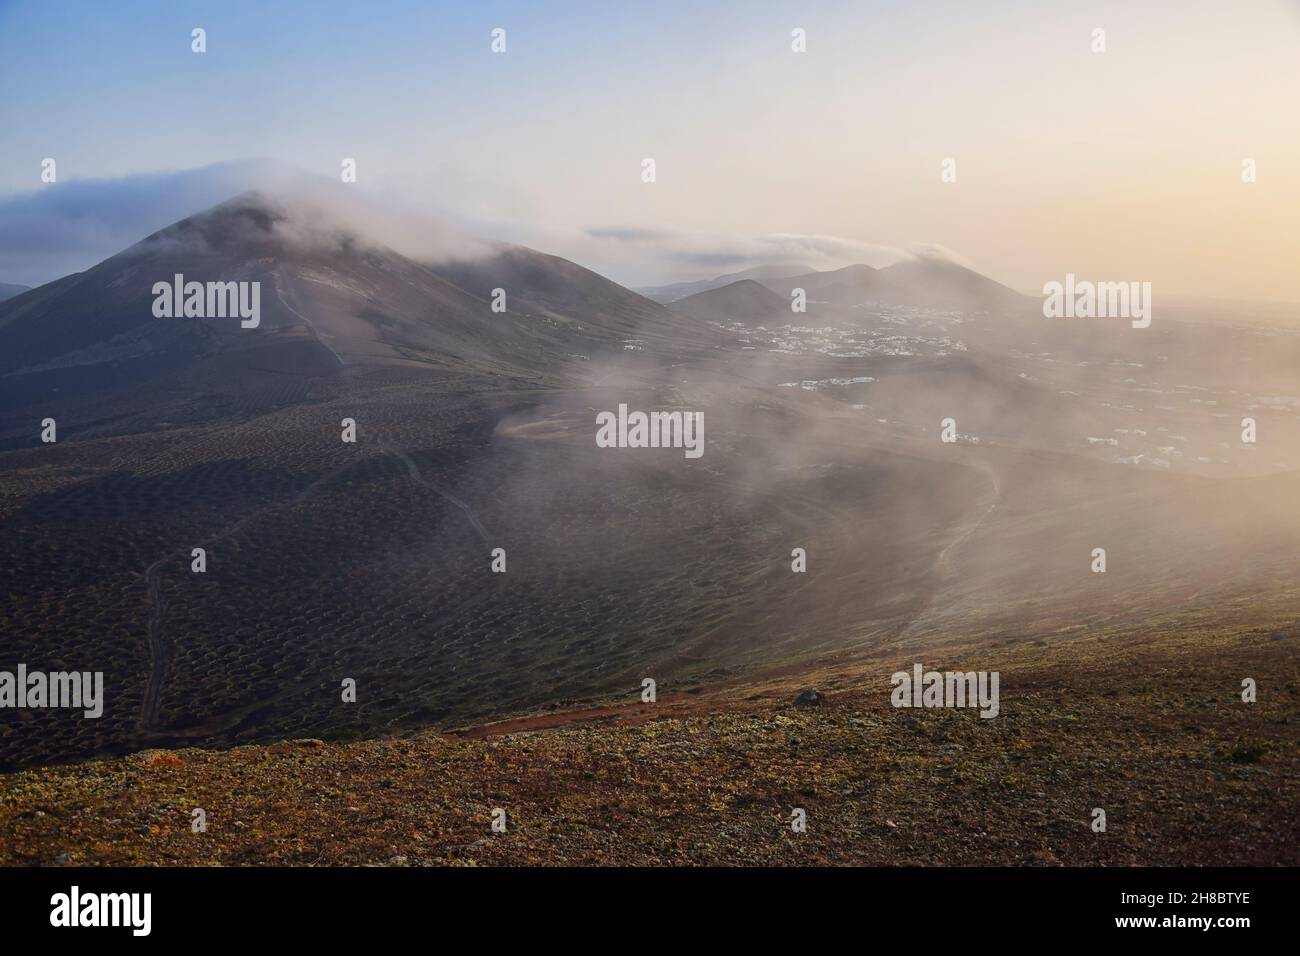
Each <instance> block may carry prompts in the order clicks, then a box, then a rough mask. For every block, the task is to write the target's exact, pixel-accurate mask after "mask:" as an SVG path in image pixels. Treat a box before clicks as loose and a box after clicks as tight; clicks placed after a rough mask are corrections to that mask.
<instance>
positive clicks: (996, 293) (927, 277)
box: [880, 258, 1030, 309]
mask: <svg viewBox="0 0 1300 956" xmlns="http://www.w3.org/2000/svg"><path fill="white" fill-rule="evenodd" d="M880 277H881V278H882V279H883V280H885V281H886V282H887V283H888V285H889V287H890V288H891V289H892V290H896V291H895V292H894V293H893V294H894V295H896V296H897V300H896V301H899V302H903V303H907V304H910V305H922V306H932V307H935V308H989V309H993V308H999V307H1012V308H1014V307H1023V306H1024V305H1026V304H1027V303H1028V302H1029V301H1030V299H1029V298H1028V297H1027V296H1024V295H1021V294H1020V293H1019V292H1017V291H1016V290H1014V289H1012V288H1010V287H1008V286H1005V285H1003V284H1002V283H1000V282H996V281H994V280H993V279H990V278H989V277H988V276H984V275H980V273H978V272H975V271H974V270H973V269H967V268H966V267H965V266H961V265H958V264H957V263H955V262H948V261H945V260H942V259H930V258H916V259H904V260H903V261H902V262H896V263H894V264H893V265H892V266H887V267H886V268H884V269H881V270H880Z"/></svg>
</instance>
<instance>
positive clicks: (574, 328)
mask: <svg viewBox="0 0 1300 956" xmlns="http://www.w3.org/2000/svg"><path fill="white" fill-rule="evenodd" d="M494 249H495V251H494V252H493V253H492V254H489V255H486V256H480V257H479V258H478V259H476V260H467V261H464V262H454V263H450V264H444V265H440V266H432V267H431V266H428V265H425V264H421V263H417V262H415V261H413V260H412V259H409V258H407V257H405V256H402V255H400V254H398V253H397V252H395V251H393V250H392V249H389V248H387V247H385V246H383V245H380V244H377V243H374V242H372V241H370V240H369V239H367V238H365V237H363V236H360V235H358V234H357V233H356V232H355V231H354V230H351V229H350V228H347V227H345V226H343V225H340V224H339V223H337V222H335V221H332V220H331V219H330V218H329V217H328V216H327V215H323V214H321V213H320V212H319V211H318V210H316V209H313V208H311V207H304V206H299V205H294V204H289V203H284V202H280V201H277V200H275V199H272V198H270V197H267V196H264V195H261V194H256V193H250V194H245V195H242V196H239V197H236V198H235V199H232V200H229V201H227V202H225V203H222V204H221V205H219V206H216V207H214V208H212V209H210V210H207V211H205V212H202V213H199V214H197V215H195V216H191V217H189V218H187V219H184V220H181V221H180V222H177V223H175V224H173V225H172V226H169V227H167V228H166V229H163V230H160V231H159V232H156V233H154V234H153V235H151V236H149V237H147V238H146V239H144V240H142V241H141V242H139V243H137V244H136V245H134V246H132V247H130V248H128V249H126V250H124V251H123V252H121V253H118V254H117V255H115V256H112V257H111V258H109V259H106V260H105V261H104V262H101V263H99V264H98V265H96V266H94V267H93V268H91V269H88V270H86V271H85V272H82V273H79V274H77V275H74V276H68V277H66V278H64V279H60V280H58V281H56V282H53V283H50V284H48V285H46V286H43V287H41V288H40V289H38V290H34V291H32V292H31V293H28V294H26V295H23V296H20V297H18V298H17V299H13V300H10V301H9V302H6V303H3V304H0V393H4V394H7V395H10V396H14V397H19V398H21V397H27V398H32V397H38V396H41V395H45V394H49V393H51V392H52V391H53V390H56V389H57V390H60V391H62V392H63V393H65V394H66V393H67V391H68V390H72V391H84V390H94V389H96V388H102V387H109V386H113V385H117V384H126V383H130V384H139V383H140V382H142V381H147V380H150V379H155V378H157V377H158V376H161V375H165V374H168V373H171V372H174V371H176V370H178V369H183V368H186V367H189V366H192V365H194V364H195V363H198V362H200V361H209V362H210V361H211V360H213V359H214V358H220V359H221V360H223V361H228V362H230V363H233V365H234V366H237V367H241V368H246V367H274V368H281V369H282V370H289V371H306V372H310V373H312V374H328V373H330V372H331V371H332V370H337V369H338V368H340V367H342V366H347V365H358V364H360V365H365V364H375V363H380V364H392V363H398V364H402V363H409V362H422V363H434V364H439V365H445V366H451V367H455V368H460V369H477V370H479V371H483V372H486V373H493V374H494V373H497V372H500V371H514V372H520V373H524V374H536V373H538V372H539V371H548V372H550V371H554V370H555V368H556V366H557V364H560V365H562V364H563V363H564V362H566V361H571V358H570V356H572V355H574V354H580V355H582V356H587V357H590V356H592V355H621V354H622V352H623V350H624V344H625V341H626V340H627V339H628V338H630V337H636V336H643V337H645V338H647V339H650V340H653V341H655V342H658V343H661V344H664V345H665V346H667V345H679V344H681V343H689V342H690V341H691V338H692V336H693V335H695V332H694V331H693V329H692V325H691V323H689V322H687V321H686V320H684V319H682V318H681V317H679V316H676V315H675V314H673V313H671V312H669V311H668V310H666V309H664V308H663V307H662V306H659V305H656V304H655V303H653V302H651V301H649V300H647V299H644V298H642V297H641V296H638V295H636V294H635V293H632V292H630V291H628V290H626V289H624V288H622V287H621V286H618V285H617V284H615V283H613V282H610V281H609V280H607V279H604V278H602V277H600V276H598V275H596V274H595V273H593V272H590V271H589V270H586V269H583V268H582V267H580V266H577V265H575V264H574V263H571V262H568V261H566V260H564V259H560V258H557V257H554V256H546V255H543V254H541V253H536V252H533V251H532V250H528V249H522V248H519V247H511V246H497V247H494ZM176 275H183V276H184V278H185V281H187V282H189V281H198V282H205V283H206V282H216V281H221V282H232V281H233V282H250V283H259V284H260V312H261V314H260V320H259V322H258V324H257V325H256V327H253V328H245V327H242V326H241V322H240V320H239V319H238V318H156V317H155V316H154V313H153V305H154V294H153V291H152V290H153V287H154V284H155V283H157V282H167V283H171V282H172V281H173V277H174V276H176ZM494 288H504V289H505V290H506V292H507V308H506V311H505V312H496V311H493V309H492V290H493V289H494ZM271 353H274V354H271Z"/></svg>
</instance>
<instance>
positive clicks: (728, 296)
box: [672, 279, 790, 322]
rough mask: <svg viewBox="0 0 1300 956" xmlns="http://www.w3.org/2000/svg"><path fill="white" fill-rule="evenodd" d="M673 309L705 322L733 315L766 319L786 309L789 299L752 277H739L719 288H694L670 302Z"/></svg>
mask: <svg viewBox="0 0 1300 956" xmlns="http://www.w3.org/2000/svg"><path fill="white" fill-rule="evenodd" d="M672 308H673V310H674V311H676V312H681V313H682V314H683V315H689V316H690V317H691V318H694V319H701V320H704V321H707V322H728V321H732V320H735V319H737V318H744V319H754V318H761V319H767V318H770V317H775V316H777V315H780V314H784V313H787V312H789V310H790V306H789V303H788V302H787V301H786V300H785V299H783V298H781V296H779V295H777V294H776V293H775V292H773V291H772V290H771V289H769V288H767V286H765V285H762V284H761V283H758V282H755V281H754V280H753V279H741V280H740V281H739V282H733V283H731V284H730V285H725V286H722V287H721V288H719V289H709V290H708V291H706V292H697V293H696V294H695V295H688V296H687V297H686V298H684V299H678V300H677V301H676V302H674V303H673V304H672Z"/></svg>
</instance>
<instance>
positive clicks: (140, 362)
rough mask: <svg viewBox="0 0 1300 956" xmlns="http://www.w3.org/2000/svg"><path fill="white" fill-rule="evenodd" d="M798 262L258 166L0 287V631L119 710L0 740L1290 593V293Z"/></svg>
mask: <svg viewBox="0 0 1300 956" xmlns="http://www.w3.org/2000/svg"><path fill="white" fill-rule="evenodd" d="M177 273H179V274H182V275H183V276H184V277H185V279H186V280H187V281H199V282H209V281H225V282H244V281H248V282H258V283H260V290H261V292H260V296H261V297H260V317H259V322H258V324H257V326H256V327H255V328H243V327H241V324H240V320H239V318H238V317H227V318H219V317H218V318H210V317H208V318H196V317H188V318H184V317H183V318H159V317H155V315H154V311H153V300H154V293H153V286H154V284H155V283H157V282H164V283H168V282H171V281H172V280H173V277H174V275H175V274H177ZM789 281H790V282H794V280H789ZM799 281H801V282H804V283H806V288H807V289H808V293H809V309H808V312H807V314H806V315H803V316H799V317H798V318H797V320H796V319H795V318H794V317H793V316H792V315H791V313H790V307H789V298H788V295H787V294H786V293H785V292H784V291H782V289H781V288H775V289H774V288H772V285H773V282H771V281H769V282H768V283H766V284H760V283H759V282H756V281H753V280H740V281H736V282H733V283H730V284H727V285H725V286H724V287H720V288H717V289H714V290H709V291H706V292H704V293H701V294H697V295H692V296H690V297H688V298H686V299H684V300H682V301H680V302H678V303H676V304H675V305H674V308H672V309H668V308H664V307H662V306H660V305H658V304H656V303H655V302H652V301H650V300H649V299H647V298H645V297H643V296H640V295H637V294H635V293H633V292H630V291H628V290H626V289H624V288H622V287H621V286H619V285H617V284H616V283H613V282H610V281H609V280H607V279H604V278H603V277H601V276H598V275H596V274H595V273H592V272H590V271H589V270H587V269H584V268H582V267H581V266H578V265H575V264H574V263H571V262H568V261H566V260H563V259H559V258H556V257H554V256H548V255H545V254H543V253H540V252H535V251H532V250H529V249H523V248H520V247H515V246H505V245H492V244H483V243H476V244H475V245H474V246H473V247H472V249H471V248H469V247H467V248H466V252H465V255H464V256H463V257H461V258H450V259H449V258H447V257H446V256H444V257H443V258H441V259H439V260H438V261H435V262H423V263H422V262H418V261H416V260H415V259H413V258H410V257H408V256H404V255H401V254H399V253H397V252H395V251H393V250H392V249H391V248H387V247H385V246H384V245H382V244H379V243H377V242H375V241H373V240H372V239H371V238H370V237H369V236H368V235H367V234H365V233H364V232H363V231H361V230H358V229H351V228H343V227H341V226H340V225H339V224H338V223H337V222H336V221H334V220H331V219H330V218H329V217H324V216H321V215H317V214H316V213H315V212H313V211H312V210H310V209H303V208H301V207H298V206H296V205H294V204H293V203H288V202H282V201H278V200H275V199H271V198H267V197H264V196H243V197H239V198H237V199H235V200H232V201H230V202H228V203H225V204H223V205H221V206H218V207H216V208H214V209H212V210H209V211H207V212H205V213H201V214H199V215H196V216H193V217H191V218H189V219H186V220H183V221H182V222H179V223H177V224H175V225H173V226H171V227H169V228H167V229H164V230H162V231H160V232H158V233H156V234H154V235H152V236H150V237H148V238H147V239H145V240H143V241H142V242H140V243H138V244H136V245H135V246H132V247H131V248H130V249H127V250H125V251H123V252H122V253H120V254H118V255H116V256H113V257H112V258H110V259H108V260H106V261H105V262H102V263H100V264H99V265H97V266H95V267H94V268H92V269H89V270H87V271H86V272H83V273H80V274H78V275H74V276H68V277H66V278H64V279H61V280H59V281H57V282H53V283H50V284H48V285H45V286H43V287H41V288H39V289H34V290H31V291H30V292H27V293H25V294H23V295H21V296H19V297H17V298H15V299H13V300H10V301H9V302H6V303H4V304H2V305H0V520H2V521H3V523H4V527H5V534H4V535H0V633H2V634H3V635H4V647H3V650H4V652H5V656H6V659H7V660H8V661H10V662H22V663H25V664H26V665H27V666H28V668H29V669H33V670H61V669H67V668H76V669H81V670H92V671H102V672H104V675H105V706H104V716H103V717H102V718H101V719H97V720H84V719H81V718H79V717H77V716H75V715H71V714H69V713H67V712H60V711H39V712H24V717H23V719H22V720H20V721H14V722H9V723H5V724H2V725H0V765H2V766H10V765H18V764H26V763H39V762H43V761H49V760H52V759H71V758H74V757H79V756H85V755H88V754H93V753H97V752H105V751H123V750H131V749H139V748H141V747H147V746H155V745H170V744H178V743H206V744H231V743H241V742H249V741H258V740H270V739H278V738H281V737H292V736H328V737H335V738H346V737H353V736H367V735H377V734H384V733H391V732H393V731H395V730H401V729H408V728H415V727H426V726H431V725H433V726H443V727H448V726H455V725H457V724H460V723H463V722H465V721H468V720H474V719H482V718H485V717H488V716H491V715H495V714H501V713H503V712H509V711H521V710H528V709H530V708H539V707H545V706H551V705H555V706H560V705H562V704H564V703H565V702H572V701H574V700H576V699H580V698H584V697H590V696H593V695H615V696H618V695H626V694H636V693H638V692H639V688H640V686H641V681H642V680H643V679H644V678H645V677H647V676H649V677H653V678H655V679H656V680H657V681H659V682H660V687H661V688H670V687H673V686H678V687H681V686H683V685H684V684H685V683H686V682H692V681H694V682H704V681H716V680H719V679H722V678H724V677H727V676H728V675H732V674H734V673H735V672H736V671H737V670H738V669H741V668H749V667H752V666H755V665H758V664H761V663H766V662H773V661H785V660H788V659H790V658H792V657H796V656H799V655H804V654H808V653H811V652H814V651H825V652H828V653H829V652H832V651H836V652H837V651H838V649H840V648H843V647H846V646H859V647H870V648H873V649H895V650H898V651H899V652H900V653H901V652H902V651H904V650H906V651H908V652H911V651H913V650H916V651H917V652H925V651H927V650H930V649H933V648H935V647H936V646H938V645H942V644H943V643H945V642H947V641H950V640H952V639H954V638H957V637H962V638H977V639H980V640H985V639H987V640H989V641H993V642H996V643H1013V642H1018V641H1024V640H1029V639H1037V640H1048V641H1050V640H1055V639H1057V638H1058V637H1059V635H1061V634H1066V633H1072V632H1073V631H1075V630H1077V629H1079V628H1085V629H1086V628H1088V627H1091V626H1094V625H1099V623H1104V624H1107V625H1108V626H1109V625H1110V624H1113V623H1114V620H1113V617H1114V614H1115V611H1114V607H1113V605H1112V603H1110V602H1111V601H1112V599H1113V598H1108V597H1107V595H1112V596H1113V595H1122V596H1123V601H1124V606H1125V607H1130V608H1134V609H1137V610H1136V611H1135V612H1134V613H1139V614H1142V615H1148V616H1155V615H1159V614H1171V613H1174V612H1175V611H1176V610H1177V609H1178V608H1180V607H1188V606H1193V605H1194V606H1195V607H1196V608H1198V609H1199V610H1200V611H1201V612H1203V613H1204V614H1207V615H1208V614H1210V613H1211V612H1212V610H1213V608H1215V607H1219V606H1224V607H1228V606H1232V604H1233V602H1238V601H1243V600H1249V601H1251V602H1253V604H1252V606H1253V607H1254V608H1255V611H1256V612H1257V613H1258V614H1259V615H1261V616H1262V615H1264V614H1265V612H1268V613H1270V614H1271V613H1274V612H1278V613H1284V612H1286V611H1287V605H1288V602H1292V603H1291V605H1290V606H1291V607H1292V608H1293V607H1294V603H1293V602H1294V593H1293V588H1292V586H1291V585H1287V584H1285V582H1287V581H1292V580H1294V578H1295V575H1296V574H1297V572H1300V561H1298V560H1297V558H1296V555H1297V554H1300V505H1297V504H1296V499H1295V497H1294V496H1293V495H1291V494H1290V493H1289V492H1288V491H1287V490H1286V489H1287V488H1288V487H1289V482H1290V481H1291V478H1292V476H1293V474H1294V472H1295V471H1297V470H1300V442H1296V441H1293V440H1291V439H1289V438H1288V437H1287V436H1288V434H1289V431H1290V430H1291V429H1289V426H1290V424H1291V419H1292V418H1294V415H1295V409H1296V408H1297V407H1300V397H1296V396H1295V394H1294V392H1295V388H1294V369H1295V367H1296V363H1297V361H1300V357H1298V356H1300V346H1298V342H1300V339H1298V338H1297V336H1296V335H1295V334H1294V333H1293V332H1291V333H1286V332H1284V331H1283V330H1277V329H1273V330H1266V331H1261V330H1259V329H1253V328H1248V327H1242V328H1234V329H1224V328H1220V327H1202V326H1198V325H1194V324H1180V323H1169V324H1167V325H1166V324H1164V323H1162V322H1160V321H1157V323H1156V324H1154V325H1153V326H1152V327H1151V328H1150V329H1148V330H1144V331H1141V332H1139V331H1137V330H1132V329H1130V328H1128V327H1127V325H1116V324H1114V323H1113V322H1112V323H1109V324H1108V323H1107V321H1106V320H1102V321H1098V322H1093V323H1089V324H1064V323H1051V322H1048V321H1047V320H1045V319H1043V317H1042V316H1041V313H1039V314H1038V315H1037V316H1035V315H1034V310H1033V309H1032V308H1029V309H1027V310H1026V309H1024V303H1023V302H1022V301H1021V298H1020V297H1016V298H1014V299H1013V298H1010V296H1012V295H1014V293H1009V290H1005V289H1003V287H1001V286H998V285H997V284H996V283H992V282H991V281H990V280H987V279H985V278H983V277H980V276H978V275H976V274H974V273H971V272H969V270H965V269H962V268H961V267H958V266H952V265H950V264H943V263H935V262H930V261H920V260H918V261H916V262H908V263H900V264H899V265H897V266H891V267H890V268H888V269H882V270H874V269H870V268H869V267H866V266H860V267H851V268H850V269H847V270H838V271H837V272H830V273H812V274H811V275H805V276H802V277H800V279H799ZM498 290H500V294H498ZM881 290H889V291H890V294H893V295H900V296H902V295H906V296H907V297H908V300H909V301H910V302H912V303H914V304H910V305H888V304H881V301H880V299H879V295H880V293H881ZM502 296H503V297H504V298H502ZM494 301H501V302H502V304H503V305H504V311H494V310H493V302H494ZM864 302H870V303H874V304H872V305H867V306H864V305H863V303H864ZM926 302H929V303H941V304H940V305H923V304H915V303H926ZM998 302H1004V303H1008V304H1007V305H1006V306H1005V307H1001V306H998V307H992V306H991V305H990V303H998ZM955 303H964V304H955ZM1029 305H1031V306H1032V305H1033V302H1032V301H1031V302H1030V303H1029ZM841 320H843V321H841ZM1222 356H1231V357H1232V362H1226V361H1225V360H1224V359H1223V358H1222ZM620 405H627V406H629V408H631V409H633V410H646V411H655V410H660V411H681V412H690V413H699V414H701V415H702V416H703V422H704V435H703V448H704V453H703V455H702V457H699V458H697V459H691V458H688V457H686V456H685V455H684V454H683V452H682V450H681V449H680V448H675V447H659V448H627V447H617V448H609V447H601V446H598V445H597V443H596V441H595V440H594V438H595V435H596V415H597V413H599V412H601V411H612V410H614V409H617V408H618V407H619V406H620ZM1247 414H1249V415H1251V416H1252V417H1255V418H1257V419H1258V420H1259V423H1260V429H1261V434H1265V435H1268V436H1269V439H1268V443H1267V445H1266V446H1254V445H1252V446H1247V445H1245V444H1243V443H1242V442H1241V441H1240V430H1239V425H1238V422H1239V421H1240V419H1241V417H1242V416H1243V415H1247ZM948 418H951V419H953V420H954V427H953V428H952V429H951V431H952V435H951V436H950V437H951V438H952V439H953V440H951V441H947V440H943V439H941V437H940V436H941V433H942V431H944V430H946V426H943V425H942V424H941V423H942V422H943V421H944V420H945V419H948ZM46 419H53V420H54V421H55V422H56V423H57V441H54V442H47V441H43V440H42V432H43V428H44V425H43V422H44V421H45V420H46ZM345 421H351V422H352V423H353V424H354V425H355V439H356V440H355V441H348V440H346V437H345V436H346V435H347V434H348V433H347V430H346V429H345V428H344V427H343V425H344V422H345ZM1265 448H1266V450H1264V449H1265ZM1204 542H1213V544H1212V545H1211V546H1208V547H1207V546H1204V544H1203V543H1204ZM1095 547H1105V548H1107V549H1108V550H1109V552H1110V559H1111V561H1112V567H1113V568H1115V569H1122V573H1121V574H1111V575H1110V576H1107V575H1105V574H1096V573H1094V572H1093V571H1091V570H1090V568H1089V562H1090V560H1091V559H1090V555H1091V553H1092V550H1093V549H1094V548H1095ZM196 548H201V549H202V550H203V552H204V554H205V556H206V566H205V568H204V569H203V570H202V571H196V570H195V569H194V566H193V564H192V560H193V554H194V549H196ZM496 549H501V551H502V552H503V553H504V556H505V557H504V562H505V563H504V564H503V565H501V567H502V568H503V570H494V567H493V563H494V558H493V554H494V552H495V551H496ZM796 549H799V550H802V551H803V552H804V553H805V556H806V558H807V562H808V563H807V570H806V571H802V572H800V571H796V570H794V568H793V566H792V556H793V555H794V552H795V550H796ZM1225 568H1229V569H1232V568H1241V569H1244V570H1243V572H1242V574H1241V575H1237V574H1236V573H1225V572H1224V569H1225ZM1259 582H1268V583H1269V588H1271V589H1270V590H1267V591H1266V593H1259V592H1260V584H1259ZM1129 623H1132V621H1129ZM886 677H887V675H884V674H882V675H880V678H881V686H884V684H883V682H884V680H885V678H886ZM345 679H351V680H355V681H356V682H357V687H358V699H357V703H356V704H355V705H353V704H346V705H345V704H343V703H342V702H341V700H340V693H339V690H340V685H341V682H342V681H343V680H345Z"/></svg>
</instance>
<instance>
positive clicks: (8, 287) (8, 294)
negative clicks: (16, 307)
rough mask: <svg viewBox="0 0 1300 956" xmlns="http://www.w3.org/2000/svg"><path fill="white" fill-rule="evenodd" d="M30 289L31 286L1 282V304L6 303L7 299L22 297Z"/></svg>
mask: <svg viewBox="0 0 1300 956" xmlns="http://www.w3.org/2000/svg"><path fill="white" fill-rule="evenodd" d="M30 288H31V286H29V285H14V284H13V283H11V282H0V302H3V301H5V299H12V298H13V297H14V296H16V295H22V294H23V293H24V292H26V291H27V290H28V289H30Z"/></svg>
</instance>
